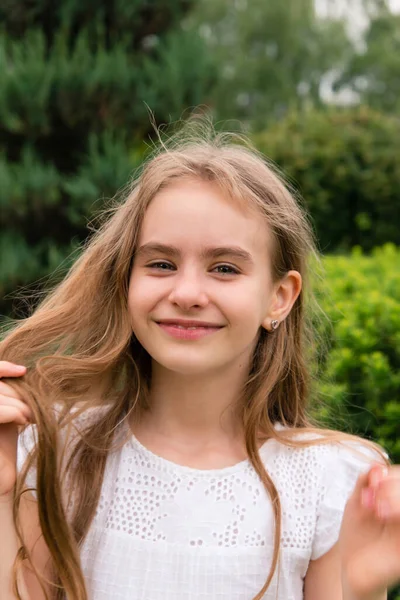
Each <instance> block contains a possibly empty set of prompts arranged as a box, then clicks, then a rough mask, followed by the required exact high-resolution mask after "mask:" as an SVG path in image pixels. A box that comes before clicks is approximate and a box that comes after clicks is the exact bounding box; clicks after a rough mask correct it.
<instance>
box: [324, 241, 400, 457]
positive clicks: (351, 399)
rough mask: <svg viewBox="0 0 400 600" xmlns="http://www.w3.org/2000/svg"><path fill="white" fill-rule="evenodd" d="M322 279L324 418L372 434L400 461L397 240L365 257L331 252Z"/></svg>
mask: <svg viewBox="0 0 400 600" xmlns="http://www.w3.org/2000/svg"><path fill="white" fill-rule="evenodd" d="M324 267H325V270H326V279H324V280H323V281H320V282H319V283H318V284H317V294H318V297H319V301H320V304H321V305H322V308H323V310H324V312H325V313H326V315H327V316H328V318H329V321H330V324H328V323H327V321H326V320H322V322H323V323H324V325H323V326H322V327H321V326H320V329H321V333H323V334H324V335H328V337H329V338H330V346H329V349H328V350H327V351H325V352H324V354H323V356H322V362H321V366H320V373H319V378H318V382H317V386H316V387H317V392H318V394H319V396H320V398H321V399H322V405H320V406H319V407H318V408H317V414H318V416H319V417H320V418H321V419H322V420H324V421H327V422H330V423H331V424H332V423H333V424H334V425H336V426H338V427H340V428H341V429H343V428H344V429H346V430H347V431H351V432H355V433H358V434H361V435H363V436H367V437H371V438H372V439H374V440H376V441H378V442H379V443H381V444H382V445H383V446H384V447H385V448H386V450H387V451H388V452H389V454H390V456H391V458H392V459H393V460H394V461H395V462H400V429H399V423H400V402H399V398H400V250H399V249H396V248H395V247H394V246H393V245H390V244H388V245H385V246H384V247H382V248H377V249H375V250H374V251H373V252H372V255H371V256H366V255H365V254H363V253H362V251H361V250H360V249H359V248H356V249H354V250H353V252H352V254H351V255H350V256H327V257H325V259H324Z"/></svg>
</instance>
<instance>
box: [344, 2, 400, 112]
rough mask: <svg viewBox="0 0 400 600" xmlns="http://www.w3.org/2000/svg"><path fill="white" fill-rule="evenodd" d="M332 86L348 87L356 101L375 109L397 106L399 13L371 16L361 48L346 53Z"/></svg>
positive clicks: (399, 97)
mask: <svg viewBox="0 0 400 600" xmlns="http://www.w3.org/2000/svg"><path fill="white" fill-rule="evenodd" d="M335 87H336V89H339V90H340V89H343V88H346V87H347V88H350V89H351V90H353V92H355V93H356V94H357V96H358V98H359V100H360V102H362V103H365V104H368V105H369V106H372V107H374V108H377V109H379V110H383V111H386V112H393V113H398V111H399V109H400V15H394V14H391V13H390V12H389V11H386V10H385V11H380V12H379V13H378V14H377V15H376V16H375V17H373V18H371V20H370V21H369V25H368V27H367V29H366V32H365V35H364V38H363V44H362V46H361V48H360V49H359V50H358V51H357V52H355V53H354V54H352V55H351V56H350V57H349V60H348V62H347V64H346V66H345V68H344V70H343V73H342V74H341V76H340V77H339V79H338V81H337V82H336V86H335Z"/></svg>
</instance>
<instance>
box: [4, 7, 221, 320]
mask: <svg viewBox="0 0 400 600" xmlns="http://www.w3.org/2000/svg"><path fill="white" fill-rule="evenodd" d="M192 4H193V2H192V1H190V0H173V1H171V2H168V3H165V2H161V1H157V2H152V3H149V2H146V1H145V0H132V1H131V2H128V3H127V2H125V1H124V0H116V1H115V2H112V3H110V2H107V1H106V0H79V1H77V0H62V1H60V2H56V3H49V2H45V1H43V0H33V1H32V0H12V2H11V1H10V0H5V2H3V3H2V5H1V6H0V24H1V25H0V178H1V182H2V185H1V189H0V247H1V248H2V249H3V252H2V261H1V266H0V296H1V300H0V314H1V313H6V314H10V313H11V314H12V310H13V309H12V304H11V300H10V293H14V292H15V290H16V289H17V288H19V287H20V286H22V287H25V286H27V285H29V284H30V283H32V282H34V281H36V280H38V279H40V278H42V277H45V276H46V275H47V274H48V273H49V272H51V271H52V270H53V269H54V267H55V266H56V265H57V261H58V262H60V261H62V259H63V258H64V257H66V256H68V255H69V254H70V252H71V250H72V249H73V248H74V247H76V246H77V245H78V244H79V242H81V241H83V240H84V239H85V238H86V236H87V229H86V222H87V220H90V219H91V217H92V216H93V213H96V212H98V211H99V210H100V209H101V208H102V206H103V203H104V200H105V199H107V198H110V197H112V196H114V194H115V193H116V192H117V190H119V189H120V188H121V187H122V186H125V185H126V183H127V182H128V181H129V178H130V175H131V173H132V172H133V170H134V169H135V168H136V167H137V166H138V164H139V163H140V162H141V160H142V159H143V155H144V152H145V150H146V146H145V144H144V143H143V139H146V137H147V136H149V135H151V134H152V126H151V123H150V118H149V114H148V106H149V107H150V109H151V110H154V111H155V113H156V119H157V123H160V122H166V121H169V120H171V119H172V120H174V119H178V118H180V117H181V115H182V113H183V112H184V111H185V110H186V109H187V107H188V106H193V105H197V104H200V103H201V102H203V100H204V98H205V97H206V95H207V90H208V88H209V86H210V85H211V83H212V82H213V81H214V80H215V71H214V70H213V65H212V64H211V62H210V59H209V54H208V51H207V50H206V48H205V45H204V43H203V41H202V39H201V38H200V36H199V35H198V34H197V31H195V30H190V31H189V30H187V29H184V28H183V27H182V25H181V22H182V19H183V17H184V16H185V15H186V13H187V12H188V10H189V9H190V8H191V7H192ZM71 240H72V241H71ZM55 257H58V259H57V260H56V259H55Z"/></svg>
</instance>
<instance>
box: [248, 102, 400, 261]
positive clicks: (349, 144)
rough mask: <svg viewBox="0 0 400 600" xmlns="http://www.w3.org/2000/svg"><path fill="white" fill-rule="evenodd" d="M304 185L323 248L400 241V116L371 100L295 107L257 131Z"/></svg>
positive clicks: (260, 141)
mask: <svg viewBox="0 0 400 600" xmlns="http://www.w3.org/2000/svg"><path fill="white" fill-rule="evenodd" d="M254 141H255V143H256V145H257V146H258V148H259V149H260V150H261V151H262V152H264V153H265V154H266V156H268V157H269V158H270V159H272V160H273V161H274V162H275V163H276V164H278V166H279V167H280V168H282V169H283V172H284V173H285V174H286V175H287V176H288V177H289V178H290V180H291V182H292V183H293V185H294V186H295V187H296V188H297V189H298V190H299V191H300V194H301V195H302V197H303V198H304V202H305V204H306V206H307V208H308V209H309V212H310V213H311V216H312V219H313V223H314V225H315V229H316V233H317V237H318V239H319V242H320V246H321V248H322V250H323V252H332V251H337V250H345V251H347V250H349V249H350V248H352V247H353V246H355V245H359V246H361V247H362V248H363V249H365V250H368V251H369V250H371V249H372V248H373V247H374V246H377V245H382V244H384V243H386V242H393V243H395V244H400V229H399V226H398V224H399V222H400V193H399V190H400V165H399V161H398V158H397V157H398V155H399V152H400V121H399V120H398V119H397V118H395V117H394V116H390V115H385V114H384V113H380V112H378V111H373V110H371V109H368V108H367V107H357V108H351V109H340V110H339V109H335V110H333V109H332V110H330V111H327V110H323V111H321V110H309V111H303V112H299V111H296V112H293V113H290V114H289V115H288V116H287V117H286V118H285V119H283V120H282V121H280V122H279V123H277V124H276V125H274V126H271V127H269V128H267V129H266V130H265V131H264V132H261V133H259V134H256V135H255V136H254Z"/></svg>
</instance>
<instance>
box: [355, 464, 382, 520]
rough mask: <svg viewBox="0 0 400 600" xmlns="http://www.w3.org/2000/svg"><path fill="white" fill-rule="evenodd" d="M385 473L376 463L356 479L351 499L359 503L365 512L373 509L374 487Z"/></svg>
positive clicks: (380, 465)
mask: <svg viewBox="0 0 400 600" xmlns="http://www.w3.org/2000/svg"><path fill="white" fill-rule="evenodd" d="M386 473H387V468H386V467H385V466H384V465H382V464H380V463H376V464H374V465H372V467H371V468H370V469H369V471H367V472H366V473H364V474H362V475H360V477H359V478H358V480H357V483H356V486H355V489H354V492H353V496H352V497H353V499H354V500H355V501H356V502H360V503H361V505H362V506H363V508H365V509H366V510H367V511H368V510H373V509H374V508H375V495H376V487H377V485H378V484H379V482H380V481H381V480H382V479H383V478H384V477H385V476H386Z"/></svg>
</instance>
